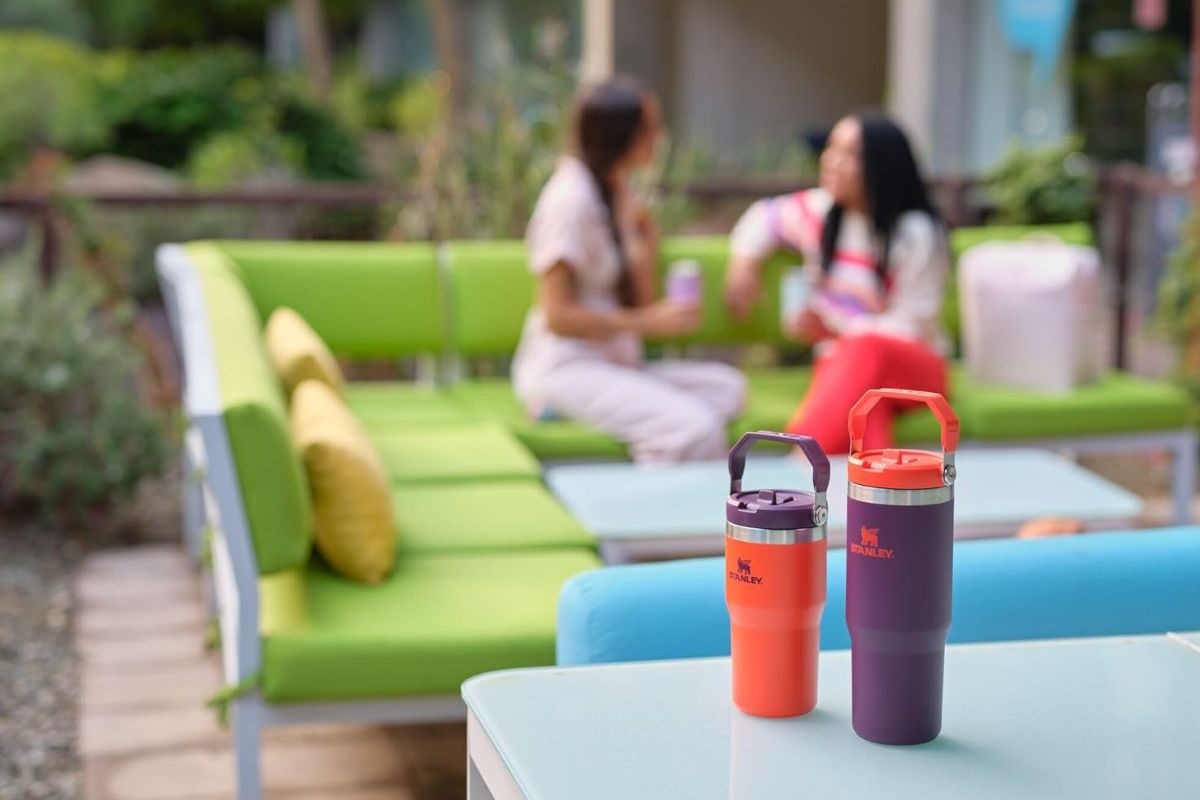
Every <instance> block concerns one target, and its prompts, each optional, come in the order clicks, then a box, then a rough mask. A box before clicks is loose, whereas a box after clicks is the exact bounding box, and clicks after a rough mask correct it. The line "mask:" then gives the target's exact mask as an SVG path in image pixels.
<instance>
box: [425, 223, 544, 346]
mask: <svg viewBox="0 0 1200 800" xmlns="http://www.w3.org/2000/svg"><path fill="white" fill-rule="evenodd" d="M442 255H443V257H444V258H445V260H446V263H448V264H449V270H448V274H449V282H450V297H451V302H452V303H453V307H454V308H453V313H451V315H450V331H451V333H450V338H451V344H452V347H453V349H454V352H456V353H459V354H462V355H466V356H509V355H512V353H513V352H514V351H515V350H516V349H517V343H518V342H519V341H520V340H521V329H522V328H523V327H524V325H525V315H526V314H527V313H528V312H529V307H530V306H531V305H533V301H534V291H535V286H534V279H533V275H532V274H531V273H530V272H529V269H528V267H527V266H526V263H525V243H524V242H522V241H520V240H515V239H509V240H501V241H486V242H484V241H480V242H467V241H464V242H447V243H446V244H445V245H443V249H442Z"/></svg>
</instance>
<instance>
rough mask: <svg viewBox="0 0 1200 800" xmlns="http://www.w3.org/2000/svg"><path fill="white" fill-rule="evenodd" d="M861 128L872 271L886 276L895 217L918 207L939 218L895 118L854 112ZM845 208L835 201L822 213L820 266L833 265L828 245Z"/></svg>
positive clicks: (834, 237)
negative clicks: (872, 235)
mask: <svg viewBox="0 0 1200 800" xmlns="http://www.w3.org/2000/svg"><path fill="white" fill-rule="evenodd" d="M854 119H856V120H858V124H859V127H860V128H861V130H862V177H863V188H864V190H865V194H866V199H867V215H868V216H869V217H870V218H871V223H872V226H873V227H874V230H875V238H876V244H877V245H878V246H879V248H880V249H879V251H878V253H877V255H878V258H877V260H876V262H875V271H876V274H878V275H879V279H880V280H881V281H882V280H886V279H887V269H888V254H889V251H890V250H891V245H892V234H893V233H895V230H896V223H897V222H898V221H899V220H900V217H902V216H903V215H904V214H905V213H907V212H909V211H924V212H925V213H926V214H928V215H930V216H931V217H933V218H934V219H935V220H937V219H939V216H938V213H937V209H936V208H935V207H934V205H933V203H932V202H931V201H930V199H929V191H928V189H927V188H926V186H925V181H924V179H922V178H921V171H920V170H919V169H918V168H917V160H916V158H915V157H914V156H913V151H912V146H911V145H909V143H908V137H907V136H905V135H904V131H902V130H900V127H899V126H898V125H896V123H894V122H892V121H891V120H890V119H888V118H887V117H884V116H878V115H874V114H855V115H854ZM844 214H845V209H843V208H842V207H841V206H839V205H835V206H834V207H833V208H831V209H830V210H829V214H828V215H827V216H826V217H825V226H824V228H822V230H821V268H822V269H823V270H824V271H825V272H829V270H830V269H832V268H833V256H834V251H835V250H836V249H837V240H838V234H839V233H840V232H841V228H842V217H843V215H844Z"/></svg>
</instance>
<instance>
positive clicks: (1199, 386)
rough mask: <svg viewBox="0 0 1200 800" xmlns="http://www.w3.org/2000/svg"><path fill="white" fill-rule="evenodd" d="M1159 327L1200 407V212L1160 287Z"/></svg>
mask: <svg viewBox="0 0 1200 800" xmlns="http://www.w3.org/2000/svg"><path fill="white" fill-rule="evenodd" d="M1156 323H1157V327H1158V329H1159V331H1160V332H1162V333H1163V334H1164V335H1165V336H1166V337H1167V339H1168V340H1169V341H1170V342H1171V344H1173V345H1175V347H1176V348H1177V350H1178V352H1179V363H1178V367H1177V369H1176V375H1177V378H1178V380H1179V381H1180V382H1181V383H1182V384H1183V385H1184V386H1185V387H1186V388H1187V389H1188V390H1189V391H1191V393H1192V396H1193V397H1195V398H1196V401H1197V403H1200V211H1198V212H1194V213H1193V215H1192V218H1191V220H1190V221H1189V222H1188V226H1187V229H1186V230H1185V231H1184V235H1183V239H1182V241H1181V242H1180V245H1179V249H1178V250H1176V251H1175V252H1174V253H1173V254H1172V256H1171V259H1170V262H1169V263H1168V265H1167V271H1166V273H1165V274H1164V275H1163V280H1162V283H1160V284H1159V294H1158V312H1157V319H1156Z"/></svg>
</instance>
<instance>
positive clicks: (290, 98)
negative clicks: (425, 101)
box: [104, 46, 363, 186]
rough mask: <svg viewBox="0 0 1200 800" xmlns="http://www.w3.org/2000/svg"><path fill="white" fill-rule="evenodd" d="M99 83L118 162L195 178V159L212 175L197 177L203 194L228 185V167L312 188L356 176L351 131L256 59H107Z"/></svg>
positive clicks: (214, 55) (168, 52) (207, 55)
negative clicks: (307, 181)
mask: <svg viewBox="0 0 1200 800" xmlns="http://www.w3.org/2000/svg"><path fill="white" fill-rule="evenodd" d="M106 78H107V79H106V81H105V86H106V88H105V90H104V105H105V108H106V109H108V111H109V114H110V115H111V121H112V126H113V130H114V147H113V150H114V152H116V153H117V154H119V155H124V156H129V157H131V158H137V159H141V160H143V161H149V162H151V163H154V164H160V165H162V166H165V167H171V168H179V167H184V166H185V165H186V166H187V169H188V171H189V172H193V173H194V172H195V171H196V169H199V168H196V167H194V165H192V164H190V163H189V162H194V161H195V160H197V159H199V160H201V161H202V162H204V163H205V164H206V165H207V166H208V167H209V168H210V169H211V171H212V173H215V175H216V177H211V178H210V176H209V174H208V170H207V169H202V170H200V171H201V172H204V173H206V174H205V176H204V177H203V179H202V181H201V182H202V183H204V184H206V185H210V186H211V185H224V184H225V183H227V182H228V180H227V178H228V175H229V173H228V172H227V171H223V170H222V169H221V167H220V166H219V165H220V164H229V163H237V164H246V163H247V162H252V163H250V167H251V170H250V171H251V172H252V173H253V172H256V171H259V168H261V169H262V170H268V171H269V170H270V169H272V168H273V167H275V166H278V162H280V161H282V162H284V163H288V164H293V165H294V166H296V167H297V168H299V169H300V171H302V172H303V174H304V175H305V176H306V177H310V178H317V179H353V178H360V177H362V175H363V167H362V159H361V153H360V152H359V149H358V143H357V142H356V141H355V139H354V138H353V136H352V135H351V134H350V132H349V131H348V130H346V129H345V128H344V127H343V126H342V125H340V124H339V123H338V121H337V120H336V119H335V118H334V116H333V115H332V114H330V113H328V112H326V111H324V110H323V109H321V108H319V107H318V106H317V105H315V104H314V103H312V102H311V101H310V100H309V99H308V98H307V96H306V94H305V90H304V88H303V86H302V85H301V84H300V83H299V82H297V81H295V80H292V79H289V78H288V77H287V76H284V75H279V74H276V73H274V72H271V71H270V70H268V69H267V68H266V67H265V66H264V65H263V63H262V62H261V61H260V59H259V57H258V56H257V54H255V53H254V52H253V51H250V50H247V49H245V48H241V47H236V46H222V47H203V48H194V49H190V50H181V49H164V50H158V51H154V52H150V53H145V54H138V55H128V54H127V55H124V56H119V57H116V58H114V59H112V60H111V62H110V65H109V68H108V71H107V75H106ZM256 139H257V140H260V141H257V142H256V141H254V140H256ZM205 151H207V152H205ZM214 165H217V166H214Z"/></svg>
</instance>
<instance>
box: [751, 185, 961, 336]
mask: <svg viewBox="0 0 1200 800" xmlns="http://www.w3.org/2000/svg"><path fill="white" fill-rule="evenodd" d="M832 205H833V201H832V199H831V198H830V196H829V193H828V192H826V191H825V190H823V189H808V190H805V191H801V192H795V193H793V194H787V195H781V196H779V197H771V198H766V199H763V200H759V201H758V202H756V203H754V204H753V205H752V206H750V208H748V209H747V210H746V212H745V213H744V214H742V217H741V219H739V220H738V223H737V225H736V226H735V227H734V229H733V234H732V238H731V248H732V250H733V254H734V256H743V257H749V258H755V259H765V258H767V257H768V256H770V255H771V254H772V253H774V252H775V251H776V250H780V249H790V250H794V251H796V252H798V253H801V254H803V256H804V260H805V263H806V265H807V272H808V276H809V280H810V282H811V283H812V285H813V289H814V291H813V292H812V294H811V297H812V300H811V301H810V307H811V308H812V309H813V310H814V311H815V312H816V313H817V314H818V315H819V316H820V317H821V321H822V322H824V323H825V326H826V327H827V328H829V329H830V330H831V331H833V332H834V333H836V334H838V335H846V336H852V335H856V334H864V333H876V334H881V335H886V336H894V337H896V338H901V339H907V340H916V341H921V342H924V343H925V344H927V345H929V346H930V347H931V348H933V349H934V351H935V352H937V353H939V354H946V353H948V352H949V345H948V342H947V339H946V335H945V333H944V332H943V330H942V327H941V322H940V319H939V312H940V310H941V305H942V297H943V295H944V292H945V286H946V278H947V276H948V275H949V273H950V260H949V254H948V249H947V246H946V240H945V235H944V234H943V232H942V229H941V227H940V225H939V224H938V223H937V222H935V221H934V220H933V218H931V217H930V216H929V215H928V214H926V213H924V212H921V211H909V212H908V213H906V214H904V215H903V216H902V217H900V220H899V222H898V223H897V226H896V231H895V233H894V234H893V235H892V242H891V247H890V252H889V253H888V259H887V271H886V276H885V278H884V279H883V280H880V278H879V274H878V272H877V271H876V269H875V265H876V261H877V255H876V254H877V253H878V250H879V248H880V246H881V243H880V242H878V241H877V239H876V237H875V236H874V233H873V231H872V225H871V221H870V220H869V219H868V218H867V217H865V216H864V215H862V214H858V213H855V212H851V211H847V212H846V213H845V214H844V215H843V217H842V226H841V231H840V232H839V234H838V242H837V247H836V248H835V249H834V258H833V265H832V268H831V269H830V271H829V273H828V274H825V273H824V272H823V271H822V270H821V230H822V227H823V226H824V224H825V215H826V214H827V213H828V212H829V209H830V208H831V207H832Z"/></svg>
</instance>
